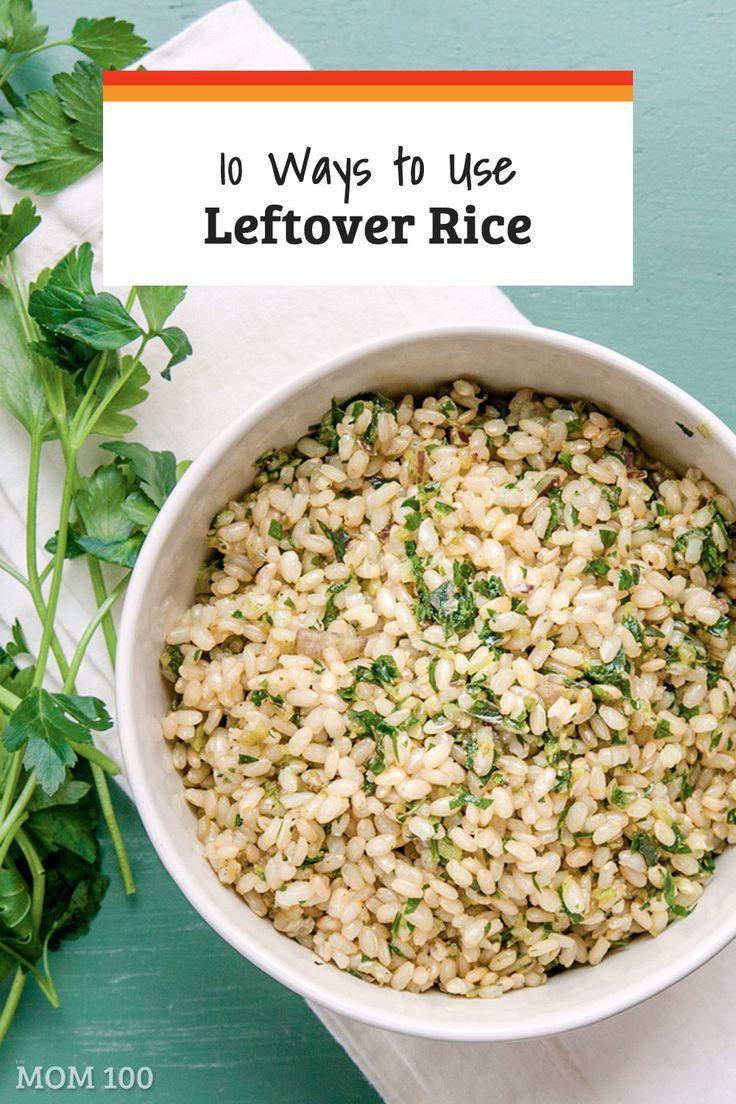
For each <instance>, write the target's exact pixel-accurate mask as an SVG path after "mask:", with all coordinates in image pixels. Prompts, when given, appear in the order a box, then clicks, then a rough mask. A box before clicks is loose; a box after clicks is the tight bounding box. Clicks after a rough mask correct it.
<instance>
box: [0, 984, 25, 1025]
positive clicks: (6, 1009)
mask: <svg viewBox="0 0 736 1104" xmlns="http://www.w3.org/2000/svg"><path fill="white" fill-rule="evenodd" d="M25 984H26V974H25V971H24V970H23V967H22V966H18V968H17V970H16V971H15V977H14V978H13V984H12V985H11V986H10V990H9V992H8V995H7V997H6V998H5V1004H4V1005H3V1010H2V1014H0V1043H2V1042H3V1040H4V1039H5V1036H6V1035H7V1033H8V1028H9V1027H10V1025H11V1023H12V1021H13V1016H14V1015H15V1013H16V1009H17V1008H18V1005H19V1004H20V998H21V996H22V995H23V990H24V988H25Z"/></svg>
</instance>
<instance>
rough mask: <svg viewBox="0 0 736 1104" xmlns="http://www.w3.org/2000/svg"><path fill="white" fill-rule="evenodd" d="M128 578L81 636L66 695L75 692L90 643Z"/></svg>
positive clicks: (117, 588) (65, 681)
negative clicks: (76, 682)
mask: <svg viewBox="0 0 736 1104" xmlns="http://www.w3.org/2000/svg"><path fill="white" fill-rule="evenodd" d="M92 562H93V561H92V560H90V573H91V572H92ZM94 563H95V565H96V566H97V569H98V571H99V564H98V563H97V561H96V560H95V561H94ZM128 578H129V576H128V575H125V576H123V578H122V579H121V580H120V582H119V583H118V584H117V586H116V587H115V589H114V590H112V591H110V593H109V594H108V595H107V596H106V597H105V598H104V599H103V601H102V603H101V605H99V606H98V608H97V612H96V613H95V615H94V617H93V618H92V619H91V620H90V622H89V624H88V625H87V627H86V629H85V630H84V632H83V633H82V635H81V636H80V638H79V643H78V644H77V647H76V649H75V652H74V655H73V656H72V659H71V663H70V664H69V670H68V672H67V675H66V678H65V680H64V692H65V693H67V694H70V693H72V692H73V690H74V683H75V681H76V678H77V674H78V673H79V668H80V666H81V664H82V660H83V659H84V653H85V652H86V651H87V647H88V645H89V642H90V640H91V639H92V637H93V636H94V634H95V632H96V631H97V629H98V627H99V625H100V622H104V621H105V619H106V618H107V617H108V614H109V613H110V610H111V609H112V607H113V606H114V605H115V603H116V602H117V600H118V598H119V597H120V595H121V594H122V593H123V592H124V590H125V588H126V587H127V585H128ZM95 597H97V598H98V600H99V596H98V595H97V594H95Z"/></svg>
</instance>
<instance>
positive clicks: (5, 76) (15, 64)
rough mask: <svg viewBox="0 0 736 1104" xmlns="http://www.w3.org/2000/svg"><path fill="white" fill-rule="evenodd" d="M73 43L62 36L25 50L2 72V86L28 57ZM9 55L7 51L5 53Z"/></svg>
mask: <svg viewBox="0 0 736 1104" xmlns="http://www.w3.org/2000/svg"><path fill="white" fill-rule="evenodd" d="M72 45H73V43H72V42H71V40H70V39H68V38H60V39H59V41H58V42H42V43H41V45H40V46H34V47H33V49H32V50H25V51H24V52H23V53H22V54H19V55H18V57H17V58H16V59H15V61H14V62H13V63H12V65H9V66H8V67H7V69H5V70H3V72H2V73H0V88H1V87H2V86H3V85H4V84H5V82H6V80H7V79H8V77H9V76H10V75H11V74H12V73H14V72H15V70H16V69H17V68H18V66H19V65H22V64H23V62H24V61H28V58H30V57H33V55H34V54H40V53H42V51H43V50H51V49H54V48H55V47H56V46H72ZM5 56H6V57H7V53H6V55H5Z"/></svg>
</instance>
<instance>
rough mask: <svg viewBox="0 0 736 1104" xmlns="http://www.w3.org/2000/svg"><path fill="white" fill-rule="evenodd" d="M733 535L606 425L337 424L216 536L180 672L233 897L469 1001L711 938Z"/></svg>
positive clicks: (450, 395) (535, 419) (448, 416)
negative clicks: (633, 945)
mask: <svg viewBox="0 0 736 1104" xmlns="http://www.w3.org/2000/svg"><path fill="white" fill-rule="evenodd" d="M735 522H736V511H735V510H734V507H733V505H732V504H731V503H730V502H729V500H728V499H726V498H725V497H724V496H723V495H722V494H720V493H719V492H718V490H717V489H716V488H715V487H714V486H713V485H712V484H711V483H709V482H708V481H707V480H706V479H704V478H703V476H702V474H701V473H700V472H699V471H696V470H694V469H691V470H690V471H688V472H687V473H686V474H685V475H684V476H682V477H680V476H678V475H676V474H675V473H673V472H671V471H669V470H667V469H666V468H665V467H663V466H662V465H661V464H660V463H658V462H656V461H654V460H652V459H651V458H650V457H648V456H647V455H646V454H645V453H643V452H642V451H641V448H640V446H639V444H638V442H637V439H636V437H635V436H634V434H633V433H632V431H631V430H629V429H628V428H626V427H625V426H622V425H620V424H618V423H617V422H615V421H614V420H613V419H612V418H611V417H609V416H608V415H606V414H604V413H602V412H601V411H599V410H597V409H596V408H595V407H593V406H591V405H590V404H588V403H581V402H578V403H571V402H569V401H566V400H562V399H557V398H553V397H544V396H538V395H536V394H533V393H532V392H531V391H529V390H523V391H519V392H518V394H516V395H515V396H513V398H511V399H510V400H508V399H506V398H500V397H498V396H493V395H487V394H486V393H485V392H483V391H482V390H481V389H480V388H479V387H478V386H477V385H476V384H474V383H471V382H468V381H466V380H458V381H456V382H455V383H453V384H452V385H448V386H447V387H446V388H442V389H440V390H439V391H438V393H437V394H436V395H433V396H429V397H427V398H423V399H416V398H414V397H412V396H411V395H407V396H405V397H404V398H402V399H400V400H398V401H396V402H394V401H392V400H391V399H389V398H387V397H385V396H383V395H377V394H373V395H362V396H358V397H356V398H354V399H352V400H350V401H348V402H338V401H333V403H332V407H331V409H330V411H328V413H327V414H326V415H325V417H324V418H323V420H322V422H321V423H320V424H319V425H318V426H315V427H312V429H311V431H310V433H309V435H308V436H306V437H304V438H303V439H302V440H300V441H299V442H298V443H297V445H296V447H295V448H292V449H288V448H277V449H273V450H271V451H269V452H268V453H266V454H264V456H262V457H261V458H260V460H259V461H258V463H257V475H256V477H255V480H254V484H253V488H252V490H250V491H249V492H248V493H246V494H245V495H244V497H243V498H242V500H239V501H233V502H229V503H227V505H226V506H224V508H223V509H222V510H221V511H220V513H219V514H218V515H217V516H216V517H215V518H214V519H213V522H212V528H211V530H210V532H209V535H208V536H209V542H210V545H211V546H212V549H213V558H212V559H211V560H210V561H209V562H208V563H207V564H206V565H204V567H203V570H202V571H201V572H200V575H199V578H198V580H197V592H198V593H197V597H196V604H195V605H193V606H192V608H191V609H189V610H188V611H187V612H186V613H184V614H183V615H182V616H181V618H180V619H179V621H178V623H177V624H176V626H175V627H174V628H173V629H172V630H171V632H170V633H169V634H168V637H167V640H166V647H165V650H164V652H163V654H162V660H161V662H162V670H163V673H164V675H165V676H166V677H167V678H168V679H169V680H170V681H171V682H172V683H173V687H174V693H175V699H174V702H173V704H172V708H171V711H170V713H169V714H168V716H167V717H166V718H165V719H164V721H163V732H164V736H165V737H166V739H167V740H168V741H170V743H171V747H172V757H173V762H174V765H175V767H176V768H177V769H178V770H179V771H180V772H181V775H182V780H183V783H184V786H185V787H186V789H185V793H186V796H187V799H188V800H189V802H190V803H191V805H192V806H193V807H194V809H195V811H196V813H197V817H198V822H197V834H198V838H199V841H200V843H201V845H202V848H203V850H204V854H205V855H206V857H207V859H208V860H209V861H210V863H211V864H212V866H213V867H214V869H215V870H216V871H217V874H218V875H219V878H220V880H221V881H222V882H223V883H225V884H226V885H230V886H232V887H233V890H234V891H235V892H236V893H238V894H240V895H241V896H242V897H243V899H244V900H245V901H246V902H247V904H248V905H249V906H250V908H251V909H252V910H253V911H254V912H255V913H256V914H257V915H258V916H262V917H268V918H269V919H270V920H271V921H272V922H273V924H274V925H275V927H276V928H277V929H278V930H279V931H281V932H283V933H284V934H285V935H288V936H290V937H291V938H293V939H296V940H298V941H299V942H300V943H302V944H304V945H306V946H307V947H309V948H311V949H312V950H313V951H314V953H315V954H316V955H318V956H319V957H320V958H322V959H323V960H325V961H326V962H332V963H334V964H335V965H336V966H338V967H339V968H340V969H343V970H348V971H350V972H351V973H352V974H354V975H355V976H356V977H359V978H363V979H365V980H368V981H373V982H376V983H378V984H380V985H389V986H391V987H392V988H394V989H400V990H408V991H414V992H418V991H424V990H427V989H431V988H432V987H438V988H440V989H442V990H443V991H445V992H447V993H453V994H458V995H461V996H472V997H496V996H500V995H501V994H503V993H504V992H506V991H507V990H510V989H518V988H521V987H523V986H527V985H530V986H534V985H540V984H542V983H543V982H545V981H546V980H547V977H548V976H549V975H550V974H554V973H556V972H558V971H560V970H562V969H567V968H568V967H570V966H573V965H574V964H576V963H589V964H596V963H598V962H600V961H601V959H602V958H603V957H604V955H606V954H607V953H608V952H609V951H610V950H612V949H614V948H618V947H622V946H624V945H625V944H626V943H628V942H629V940H630V939H631V938H632V937H634V936H637V935H639V934H641V933H649V934H650V935H658V934H659V933H660V932H661V931H662V930H663V929H664V928H665V927H666V926H667V924H668V923H670V922H671V921H672V920H673V919H676V918H679V917H684V916H687V914H688V913H689V912H690V911H691V910H692V909H693V908H694V907H695V905H696V904H697V901H698V899H699V897H700V895H701V893H702V892H703V888H704V884H705V882H707V880H708V878H709V877H710V876H711V875H712V874H713V871H714V866H715V859H716V856H717V855H718V854H719V853H720V852H721V851H722V850H723V849H724V847H725V846H726V845H727V844H728V843H733V842H734V841H736V775H735V772H734V768H735V766H736V749H735V747H734V738H735V737H736V723H735V722H734V718H733V715H732V714H733V707H734V701H736V636H735V635H734V632H733V629H732V622H731V612H732V606H731V603H732V601H733V600H734V599H735V598H736V564H735V563H734V555H733V545H732V538H733V535H734V529H735Z"/></svg>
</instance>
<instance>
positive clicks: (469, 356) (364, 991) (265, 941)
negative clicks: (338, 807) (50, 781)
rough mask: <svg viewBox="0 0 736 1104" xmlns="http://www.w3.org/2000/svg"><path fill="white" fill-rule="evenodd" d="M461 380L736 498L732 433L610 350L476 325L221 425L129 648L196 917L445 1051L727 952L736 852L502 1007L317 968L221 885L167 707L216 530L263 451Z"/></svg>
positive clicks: (530, 1026) (131, 683)
mask: <svg viewBox="0 0 736 1104" xmlns="http://www.w3.org/2000/svg"><path fill="white" fill-rule="evenodd" d="M458 376H469V377H472V378H474V379H477V380H479V381H481V382H482V383H483V384H485V385H486V386H487V387H488V388H490V389H491V390H496V391H500V392H508V391H514V390H516V389H518V388H520V387H527V386H528V387H533V388H535V389H537V390H539V391H542V392H546V393H552V394H559V395H564V396H568V397H573V398H574V397H578V398H586V399H590V400H592V401H594V402H595V403H598V404H600V405H601V406H602V407H604V408H605V409H607V410H609V411H611V412H613V413H614V414H616V415H618V416H619V417H621V418H622V419H624V420H625V421H627V422H628V423H630V424H631V425H632V426H633V427H634V428H635V429H637V430H638V431H639V432H640V433H641V435H642V437H643V440H644V444H645V446H647V447H648V448H649V450H650V451H651V452H652V453H653V455H655V456H657V457H661V458H663V459H665V460H667V461H669V462H670V463H672V464H674V465H675V466H676V467H678V468H681V469H683V468H685V467H687V466H689V465H695V466H697V467H699V468H701V469H702V470H703V471H704V472H705V473H706V474H707V475H708V476H709V477H710V478H711V479H712V480H714V482H715V483H716V484H718V485H719V486H720V487H721V488H722V489H723V490H724V491H725V492H726V493H727V494H729V495H730V496H731V497H732V498H736V437H734V434H733V433H731V432H730V430H729V429H727V428H726V426H725V425H723V423H722V422H720V421H719V420H718V419H717V418H715V417H714V416H713V415H712V414H711V413H710V412H709V411H708V410H706V409H705V407H703V406H701V405H700V403H698V402H696V401H695V400H694V399H692V398H690V397H689V396H688V395H686V394H685V393H684V392H683V391H681V390H679V389H678V388H677V387H675V386H673V385H672V384H671V383H668V382H667V381H666V380H664V379H662V378H661V377H659V376H657V375H655V374H654V373H653V372H650V371H649V370H648V369H646V368H643V367H641V366H640V365H638V364H636V363H634V362H633V361H631V360H628V359H627V358H626V357H623V356H620V355H619V354H617V353H614V352H611V351H610V350H609V349H605V348H603V347H601V346H600V345H594V344H592V343H591V342H589V341H584V340H581V339H580V338H576V337H570V336H568V335H566V334H561V333H555V332H552V331H549V330H542V329H536V328H533V327H531V326H530V327H496V326H464V327H457V328H451V329H450V328H443V329H437V330H432V331H424V332H421V333H412V334H407V335H405V336H402V337H399V338H395V339H392V340H388V341H383V342H380V343H378V344H374V345H371V346H368V347H365V348H361V349H358V350H354V351H352V352H350V353H348V354H346V355H345V356H343V357H340V358H339V359H338V360H335V361H333V362H332V363H330V364H327V365H325V366H324V367H321V368H319V369H317V370H313V371H310V372H307V373H305V374H303V375H301V376H299V377H298V378H297V379H295V380H294V381H293V382H292V383H289V384H288V385H286V386H284V387H281V388H280V389H279V390H277V391H276V392H274V393H273V394H272V395H271V396H270V397H269V398H266V399H262V400H260V401H259V402H257V403H254V404H253V406H252V407H251V408H250V409H249V410H247V411H246V412H245V413H244V414H243V415H242V416H241V417H240V418H238V419H237V420H236V421H235V422H234V423H233V424H232V425H230V426H228V427H227V428H223V427H222V426H219V425H213V426H212V436H213V443H212V444H211V445H210V446H209V447H208V448H207V449H205V451H204V452H203V453H202V455H201V456H200V457H199V458H198V459H197V460H196V461H195V463H194V464H193V465H192V466H191V468H190V469H189V470H188V471H187V473H186V474H185V475H184V477H183V479H182V480H181V482H180V484H179V485H178V486H177V487H176V489H175V491H174V492H173V494H172V495H171V498H170V499H169V500H168V502H167V503H166V504H165V506H164V508H163V510H162V511H161V514H160V516H159V518H158V519H157V521H156V523H155V525H154V526H153V529H152V530H151V533H150V535H149V537H148V539H147V540H146V542H145V544H144V546H143V550H142V552H141V554H140V557H139V559H138V563H137V565H136V568H135V571H134V572H133V577H132V580H131V583H130V587H129V590H128V596H127V599H126V602H125V609H124V613H123V618H122V625H121V630H120V643H119V649H118V661H117V710H118V722H119V726H120V737H121V740H122V746H123V755H124V760H125V768H126V771H127V774H128V778H129V779H130V784H131V787H132V790H133V795H134V798H135V801H136V803H137V806H138V809H139V811H140V814H141V817H142V819H143V823H144V825H145V827H146V830H147V832H148V834H149V836H150V838H151V840H152V842H153V844H154V846H155V848H156V850H157V851H158V854H159V856H160V857H161V860H162V862H163V863H164V865H165V867H166V868H167V870H168V871H169V873H170V874H171V876H172V877H173V878H174V880H175V881H176V882H177V884H178V885H179V887H180V889H181V890H182V891H183V892H184V894H185V895H186V896H187V897H188V898H189V901H190V902H191V903H192V905H193V906H194V908H195V909H196V910H197V912H199V913H200V915H201V916H202V917H204V919H205V920H206V921H207V922H208V923H209V924H210V925H211V926H212V927H213V928H214V929H215V931H217V932H218V933H219V934H220V935H221V936H222V937H223V938H224V939H226V940H227V941H228V942H229V943H230V944H231V945H232V946H233V947H234V948H235V949H236V950H238V951H240V953H241V954H243V955H245V956H246V957H247V958H249V959H250V960H251V962H254V963H255V964H256V966H259V967H260V968H261V969H263V970H265V971H266V972H267V973H269V974H271V976H272V977H274V978H276V979H277V980H278V981H280V982H283V984H284V985H288V986H289V987H290V988H291V989H294V990H296V991H297V992H298V993H301V994H302V995H303V996H305V997H308V998H309V999H310V1000H313V1001H316V1002H317V1003H318V1004H320V1005H322V1006H323V1007H325V1008H329V1009H331V1010H332V1011H334V1012H338V1013H342V1014H344V1015H346V1016H351V1017H354V1018H355V1019H358V1020H363V1021H365V1022H367V1023H370V1024H374V1025H376V1026H378V1027H383V1028H388V1029H391V1030H395V1031H401V1032H405V1033H407V1034H412V1035H424V1036H428V1037H432V1038H438V1039H454V1040H467V1041H471V1040H473V1041H475V1040H504V1039H519V1038H524V1037H530V1036H536V1035H547V1034H552V1033H554V1032H559V1031H565V1030H568V1029H569V1028H573V1027H579V1026H582V1025H584V1024H589V1023H593V1022H594V1021H596V1020H600V1019H603V1018H604V1017H606V1016H610V1015H612V1014H613V1013H615V1012H620V1011H621V1010H622V1009H625V1008H628V1007H630V1006H631V1005H633V1004H636V1003H637V1002H639V1001H641V1000H644V999H645V998H646V997H649V996H652V995H653V994H655V993H658V992H660V991H661V990H662V989H665V988H666V987H667V986H669V985H672V984H673V982H676V981H678V980H679V979H680V978H682V977H684V976H685V975H686V974H688V973H690V972H691V971H692V970H694V969H696V968H697V967H698V966H700V965H701V964H702V963H704V962H706V961H707V960H708V959H709V958H711V956H712V955H714V954H716V952H717V951H719V950H720V949H721V948H722V947H724V946H725V945H726V943H728V942H729V940H730V939H731V938H732V937H733V936H734V935H735V934H736V908H735V907H734V905H735V904H736V850H735V851H731V852H729V853H727V854H725V855H724V856H723V857H722V858H720V859H719V860H718V864H717V872H716V875H715V877H714V879H713V881H712V883H711V885H710V886H708V888H707V890H706V892H705V894H704V896H703V898H702V900H701V901H700V903H699V904H698V907H697V908H696V909H695V911H694V913H693V914H692V915H691V916H690V917H688V918H687V919H686V920H682V921H679V922H678V923H675V924H672V925H670V927H669V928H667V930H666V931H665V932H664V933H663V934H662V935H661V936H659V938H657V939H656V940H652V939H649V938H648V937H646V936H643V937H642V938H640V939H636V940H634V941H633V943H632V944H631V946H629V947H628V948H627V949H626V950H625V951H623V952H620V953H614V954H611V955H609V956H608V957H607V958H606V959H604V961H603V962H602V963H601V965H599V966H596V967H594V968H593V967H585V968H581V969H573V970H570V971H568V972H567V973H565V974H560V975H558V976H556V977H554V978H553V979H551V981H550V982H549V983H548V984H547V985H544V986H541V987H540V988H537V989H524V990H521V991H518V992H513V993H509V994H507V995H505V996H504V997H502V998H501V999H500V1000H494V1001H481V1000H470V1001H468V1000H462V999H461V998H459V997H451V996H447V995H445V994H442V993H439V992H430V993H425V994H413V993H397V992H395V991H394V990H392V989H380V988H378V987H377V986H375V985H371V984H368V983H366V982H363V981H360V980H359V979H357V978H355V977H352V976H351V975H350V974H348V973H344V972H343V971H340V970H337V969H335V968H333V967H332V966H329V965H325V964H321V963H319V962H318V961H317V960H316V957H315V955H313V954H311V953H310V952H309V951H308V950H307V949H306V948H304V947H301V946H299V944H298V943H295V942H293V941H292V940H290V939H287V938H286V937H285V936H283V935H280V934H279V933H278V932H277V931H276V929H275V928H273V927H272V925H271V923H270V922H269V921H268V920H262V919H258V918H257V917H256V916H254V915H253V913H252V912H251V911H250V910H249V909H248V907H247V906H246V905H245V904H244V903H243V901H242V900H241V899H240V898H239V897H237V896H236V894H235V893H234V892H233V891H232V890H230V889H227V888H225V887H224V886H223V885H221V884H220V882H219V881H218V879H217V877H216V875H215V874H214V873H213V871H212V869H211V868H210V866H209V864H208V863H207V862H206V861H205V860H204V859H203V858H202V857H201V856H200V854H199V853H198V845H197V842H196V837H195V819H194V814H193V813H192V811H191V809H190V808H189V806H188V805H187V803H186V802H185V800H184V791H183V787H182V785H181V781H180V779H179V777H178V775H177V773H176V771H175V770H174V769H173V767H172V765H171V758H170V751H169V747H168V745H167V744H166V743H165V742H164V740H163V739H162V737H161V733H160V728H159V721H160V718H161V717H162V716H163V715H164V713H165V711H166V708H167V701H168V693H167V689H166V686H165V684H164V683H163V682H162V680H161V678H160V676H159V671H158V655H159V651H160V650H161V645H162V641H163V639H164V636H165V634H166V632H167V630H168V629H169V628H170V626H171V625H172V624H173V622H174V621H175V620H176V619H177V617H178V615H179V613H180V612H181V610H182V609H184V608H185V607H187V606H189V605H190V604H191V602H192V597H193V584H194V578H195V575H196V572H197V567H198V565H199V564H200V562H201V560H202V559H203V557H204V554H205V551H206V546H205V537H204V535H205V532H206V530H207V527H208V525H209V522H210V518H211V517H212V515H213V514H214V513H215V512H216V510H217V509H218V508H219V506H220V505H221V504H222V503H223V502H226V501H227V500H228V499H230V498H232V497H233V496H235V495H237V494H239V493H240V492H241V491H244V490H245V489H246V488H247V487H248V486H249V485H250V483H251V480H252V477H253V474H254V470H253V467H252V461H253V460H254V459H255V458H256V457H257V456H258V455H259V454H260V453H262V452H263V451H264V450H265V449H266V448H269V447H271V446H274V445H290V444H293V443H294V442H295V441H296V440H297V438H298V437H299V436H300V434H301V433H302V432H303V431H304V430H305V429H306V428H307V426H308V425H309V424H310V423H312V422H315V421H317V420H319V418H320V417H321V415H322V414H323V412H324V411H325V410H326V409H327V408H328V407H329V403H330V399H331V397H332V396H333V395H337V396H339V397H342V398H346V397H348V396H350V395H353V394H356V393H358V392H361V391H374V390H380V391H385V392H388V393H389V394H391V393H393V394H399V395H401V394H405V393H406V392H407V391H414V392H418V393H421V392H423V391H424V392H429V391H431V390H432V389H433V388H434V386H435V385H436V384H438V383H440V382H442V381H446V380H449V379H453V378H456V377H458ZM677 422H681V423H683V424H684V425H686V426H689V427H690V428H691V429H692V430H694V431H695V432H694V436H692V437H688V436H686V435H685V434H684V433H683V432H682V431H681V430H680V429H679V428H678V427H677V425H676V423H677ZM697 426H701V427H703V428H704V433H703V432H698V431H697V429H696V427H697Z"/></svg>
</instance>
